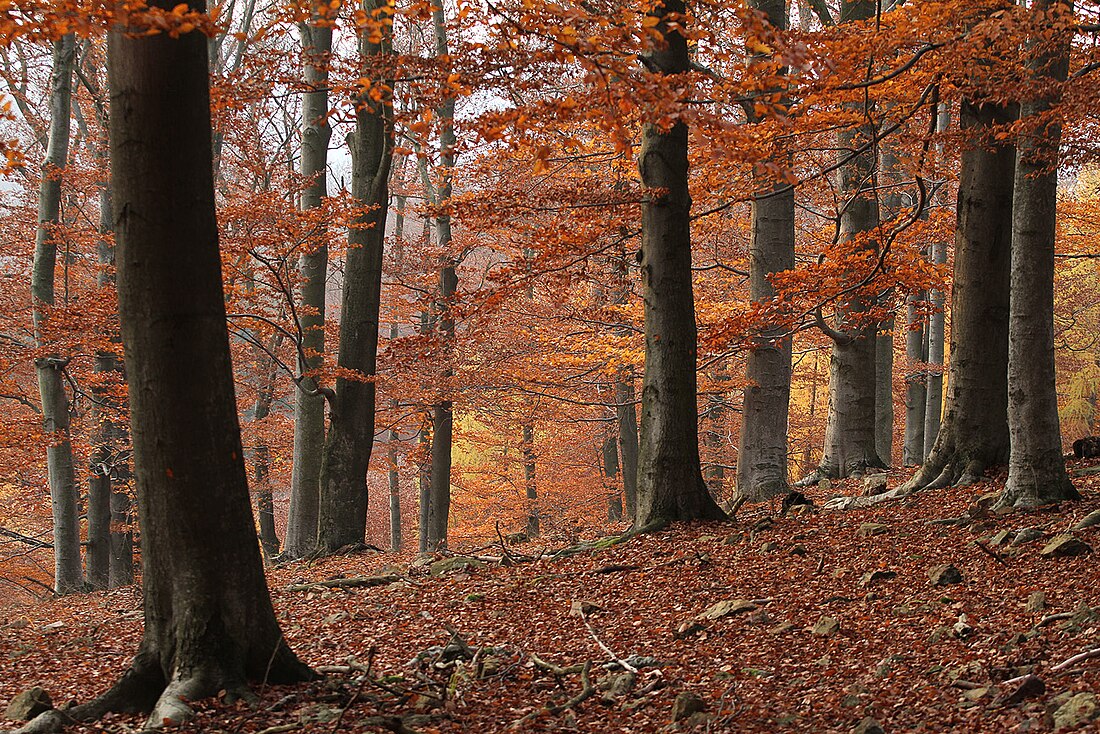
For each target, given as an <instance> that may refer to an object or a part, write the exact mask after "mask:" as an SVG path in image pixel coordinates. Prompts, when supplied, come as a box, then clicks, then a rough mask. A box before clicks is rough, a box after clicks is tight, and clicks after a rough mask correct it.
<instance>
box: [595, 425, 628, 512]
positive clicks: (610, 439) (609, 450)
mask: <svg viewBox="0 0 1100 734" xmlns="http://www.w3.org/2000/svg"><path fill="white" fill-rule="evenodd" d="M610 423H611V425H610V426H609V432H608V434H607V435H606V436H604V439H603V441H602V442H601V443H600V452H599V456H600V472H601V473H602V474H603V478H604V481H605V482H607V520H608V522H619V521H621V520H622V519H623V493H622V492H621V491H620V490H619V442H618V440H617V438H616V434H617V433H618V427H617V425H616V424H617V421H616V420H615V419H611V421H610Z"/></svg>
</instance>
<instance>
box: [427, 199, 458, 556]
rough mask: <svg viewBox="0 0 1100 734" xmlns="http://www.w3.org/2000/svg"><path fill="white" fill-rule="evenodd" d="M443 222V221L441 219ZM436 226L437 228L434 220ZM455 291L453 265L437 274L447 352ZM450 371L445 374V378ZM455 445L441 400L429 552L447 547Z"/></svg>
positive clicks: (436, 411) (449, 411)
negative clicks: (452, 460)
mask: <svg viewBox="0 0 1100 734" xmlns="http://www.w3.org/2000/svg"><path fill="white" fill-rule="evenodd" d="M440 219H442V217H441V218H440ZM436 224H437V225H438V224H439V220H437V222H436ZM437 231H438V232H439V238H440V242H441V244H442V242H443V237H444V232H446V237H447V240H446V241H447V243H448V244H449V243H450V219H449V218H447V227H446V229H445V230H444V229H443V228H442V227H439V228H438V230H437ZM457 290H458V275H457V274H456V273H455V268H454V265H453V263H452V264H448V265H446V266H444V267H443V268H442V269H441V270H440V272H439V293H440V304H441V305H440V309H441V315H440V318H439V324H438V326H439V333H440V335H441V338H442V339H443V342H444V349H446V350H447V351H448V352H450V350H451V346H452V343H453V340H454V333H455V321H454V316H453V315H451V307H450V302H451V299H452V298H453V297H454V294H455V292H456V291H457ZM450 374H451V370H450V369H448V370H447V375H446V376H449V375H450ZM453 441H454V406H453V404H452V403H451V401H450V400H441V401H440V402H438V403H436V404H435V405H433V406H432V447H431V448H432V463H431V466H432V469H431V475H430V477H429V485H430V489H429V492H428V549H429V550H435V549H437V548H446V547H447V519H448V517H449V516H450V512H451V447H452V445H453Z"/></svg>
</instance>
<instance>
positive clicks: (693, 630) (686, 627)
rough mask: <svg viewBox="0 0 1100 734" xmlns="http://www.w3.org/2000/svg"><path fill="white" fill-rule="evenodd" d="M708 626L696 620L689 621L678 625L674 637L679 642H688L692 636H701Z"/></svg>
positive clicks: (673, 633)
mask: <svg viewBox="0 0 1100 734" xmlns="http://www.w3.org/2000/svg"><path fill="white" fill-rule="evenodd" d="M706 628H707V626H706V625H705V624H703V623H701V622H699V621H698V620H696V619H689V620H687V621H684V622H681V623H680V624H678V625H676V629H675V630H673V632H672V636H673V637H674V638H675V639H677V640H686V639H687V638H689V637H691V636H692V635H696V634H699V633H700V632H702V631H703V630H705V629H706Z"/></svg>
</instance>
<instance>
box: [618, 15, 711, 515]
mask: <svg viewBox="0 0 1100 734" xmlns="http://www.w3.org/2000/svg"><path fill="white" fill-rule="evenodd" d="M650 13H651V15H653V16H655V17H657V18H658V22H657V25H656V29H657V30H658V31H659V32H660V33H661V34H662V36H663V38H664V41H665V46H664V47H663V48H659V49H656V50H654V51H653V53H652V54H651V55H650V57H649V63H650V65H651V66H652V67H654V68H656V69H658V70H659V71H660V73H661V74H662V75H674V74H683V73H686V72H687V71H688V69H689V55H688V47H687V39H686V38H685V37H684V36H683V35H682V34H681V32H680V31H679V29H678V28H679V26H678V25H672V24H670V21H671V20H672V19H670V18H669V15H675V17H676V23H677V24H678V23H683V22H685V19H684V14H685V7H684V3H683V1H682V0H665V2H664V3H663V4H661V5H658V6H657V7H655V8H654V9H653V10H652V11H650ZM638 167H639V170H640V172H641V178H642V185H643V186H645V187H646V189H648V191H649V193H648V195H647V197H646V200H645V202H644V203H643V204H642V247H641V256H642V261H641V269H642V300H643V302H644V303H645V378H644V380H643V384H642V419H641V442H640V443H641V445H640V449H639V454H638V499H637V502H638V507H637V517H636V525H637V526H638V527H639V528H650V527H659V526H663V525H666V524H667V523H669V522H671V521H675V520H699V519H724V518H725V513H724V512H722V510H721V508H719V507H718V505H717V503H715V501H714V499H713V498H712V497H711V496H710V493H709V492H708V491H707V487H706V484H705V483H704V482H703V475H702V471H701V469H700V465H699V424H698V417H697V405H696V404H697V380H696V353H697V348H698V347H697V334H696V325H695V300H694V296H693V293H692V282H691V228H690V224H691V196H690V194H689V193H688V129H687V125H686V124H685V123H684V122H683V121H676V122H675V123H674V124H673V125H672V127H671V128H669V129H667V130H662V129H661V128H660V127H659V126H658V125H656V124H653V123H648V124H646V125H645V126H644V127H643V129H642V147H641V152H640V155H639V158H638Z"/></svg>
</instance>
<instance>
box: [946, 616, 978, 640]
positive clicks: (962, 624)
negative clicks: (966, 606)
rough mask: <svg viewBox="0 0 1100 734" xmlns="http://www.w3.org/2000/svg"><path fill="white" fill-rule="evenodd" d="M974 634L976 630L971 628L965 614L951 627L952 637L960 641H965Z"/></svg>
mask: <svg viewBox="0 0 1100 734" xmlns="http://www.w3.org/2000/svg"><path fill="white" fill-rule="evenodd" d="M972 634H974V628H973V627H971V626H970V622H969V620H967V618H966V615H965V614H960V615H959V621H958V622H955V624H954V625H952V627H951V636H952V637H955V638H957V639H960V640H965V639H966V638H968V637H970V636H971V635H972Z"/></svg>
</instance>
